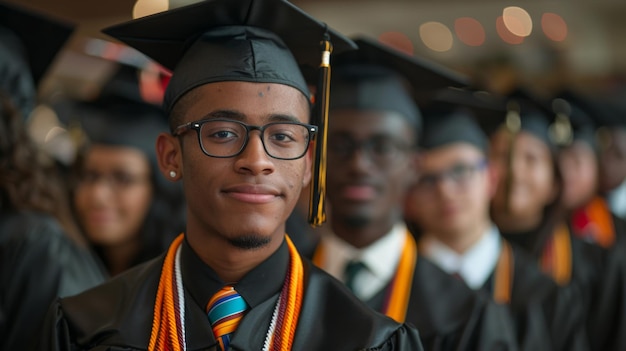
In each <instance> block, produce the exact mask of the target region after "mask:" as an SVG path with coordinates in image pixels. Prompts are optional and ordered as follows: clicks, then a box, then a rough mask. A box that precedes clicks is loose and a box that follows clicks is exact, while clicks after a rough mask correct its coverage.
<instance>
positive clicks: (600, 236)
mask: <svg viewBox="0 0 626 351" xmlns="http://www.w3.org/2000/svg"><path fill="white" fill-rule="evenodd" d="M552 104H553V107H554V108H555V109H556V110H555V113H557V115H558V116H559V117H558V118H561V119H563V120H564V122H566V123H569V125H571V131H572V133H571V139H570V140H565V142H564V143H563V144H562V145H560V147H559V165H560V167H561V173H562V174H563V197H562V200H563V204H564V206H565V209H566V210H567V211H568V212H570V216H571V227H572V232H573V233H574V234H575V235H576V236H578V237H580V238H582V239H583V240H586V241H589V242H593V243H596V244H598V245H600V246H602V247H604V248H609V249H612V248H620V247H621V249H624V248H626V222H625V221H624V220H622V219H621V218H619V217H618V216H616V215H615V214H614V213H613V212H612V211H611V208H610V206H609V203H608V201H607V199H606V198H605V197H604V196H602V195H600V194H599V183H600V159H599V153H600V146H601V145H600V143H599V140H598V138H597V135H596V134H598V133H596V130H597V128H596V122H594V118H593V117H591V116H594V115H596V116H597V115H598V114H600V112H599V109H598V108H597V107H596V105H597V103H594V102H592V101H591V98H590V97H588V96H583V95H582V94H580V93H576V92H573V91H564V92H562V93H561V94H559V95H558V96H557V97H556V98H555V99H554V100H553V103H552ZM597 118H598V117H596V119H597ZM600 134H601V133H600Z"/></svg>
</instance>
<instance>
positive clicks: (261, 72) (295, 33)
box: [103, 0, 356, 113]
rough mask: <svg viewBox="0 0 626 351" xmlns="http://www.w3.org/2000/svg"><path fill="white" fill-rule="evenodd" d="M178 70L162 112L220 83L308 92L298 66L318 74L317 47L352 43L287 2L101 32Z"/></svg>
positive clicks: (223, 6)
mask: <svg viewBox="0 0 626 351" xmlns="http://www.w3.org/2000/svg"><path fill="white" fill-rule="evenodd" d="M103 32H104V33H106V34H108V35H110V36H112V37H115V38H117V39H119V40H121V41H122V42H124V43H126V44H128V45H130V46H132V47H134V48H135V49H137V50H139V51H141V52H142V53H144V54H146V55H147V56H148V57H150V58H152V59H153V60H155V61H156V62H158V63H160V64H161V65H163V66H164V67H165V68H167V69H169V70H172V71H173V73H174V74H173V76H172V79H171V81H170V83H169V86H168V88H167V91H166V95H165V101H164V107H165V110H166V112H168V113H169V112H170V111H171V108H172V107H173V105H174V104H175V103H176V101H177V100H178V99H179V98H180V97H181V96H182V95H184V94H185V93H186V92H187V91H189V90H191V89H193V88H194V87H197V86H199V85H202V84H207V83H211V82H220V81H249V82H263V83H280V84H285V85H289V86H292V87H294V88H296V89H298V90H300V91H301V92H302V93H303V94H305V95H306V96H308V95H309V89H308V87H307V85H306V82H305V80H304V78H303V77H302V73H301V71H300V69H299V65H302V64H306V65H309V66H312V67H318V66H319V64H320V55H321V49H320V42H321V41H322V40H323V39H324V37H325V36H326V35H328V36H329V39H330V41H331V42H332V45H333V51H334V52H335V53H338V52H342V51H345V50H353V49H355V48H356V46H355V45H354V43H353V42H352V41H350V40H349V39H347V38H345V37H343V36H342V35H341V34H339V33H337V32H335V31H333V30H332V29H330V28H327V26H326V25H325V24H324V23H322V22H320V21H318V20H316V19H314V18H313V17H311V16H310V15H308V14H307V13H305V12H303V11H302V10H300V9H299V8H297V7H296V6H294V5H292V4H291V3H289V2H288V1H284V0H210V1H201V2H198V3H196V4H192V5H188V6H184V7H180V8H177V9H174V10H170V11H166V12H162V13H157V14H154V15H151V16H147V17H143V18H140V19H137V20H134V21H130V22H127V23H123V24H120V25H116V26H113V27H109V28H106V29H104V31H103Z"/></svg>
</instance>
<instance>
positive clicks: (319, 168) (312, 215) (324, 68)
mask: <svg viewBox="0 0 626 351" xmlns="http://www.w3.org/2000/svg"><path fill="white" fill-rule="evenodd" d="M326 37H327V38H325V40H324V41H322V63H321V64H320V68H319V81H318V84H317V89H318V91H317V92H316V98H315V100H316V104H315V110H314V111H315V113H314V114H313V118H314V124H316V125H317V135H316V138H315V155H314V160H315V162H314V163H313V164H314V166H313V179H312V182H313V184H312V185H311V194H310V195H311V196H310V198H309V224H310V225H311V226H312V227H319V226H321V225H322V224H323V223H324V222H326V211H325V208H326V147H327V146H326V143H327V138H328V105H329V101H330V54H331V52H332V50H333V48H332V44H331V43H330V40H329V38H328V33H327V34H326Z"/></svg>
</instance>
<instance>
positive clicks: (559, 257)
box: [491, 90, 626, 350]
mask: <svg viewBox="0 0 626 351" xmlns="http://www.w3.org/2000/svg"><path fill="white" fill-rule="evenodd" d="M509 108H510V109H509V112H508V114H507V116H506V124H505V125H504V126H503V127H502V128H500V129H499V130H498V131H496V132H495V133H494V134H493V136H492V139H491V146H492V155H491V161H492V162H493V163H494V164H495V165H496V167H498V172H499V173H500V175H501V178H500V181H501V184H500V185H499V186H498V189H497V191H496V195H495V197H494V200H493V203H492V218H493V220H494V222H495V223H496V225H497V226H498V227H499V229H500V231H501V233H502V234H503V235H504V237H505V238H506V239H507V240H509V241H511V242H512V243H514V244H517V245H519V246H521V247H522V248H524V249H525V250H526V251H527V252H528V253H530V254H531V255H532V256H533V257H534V258H535V260H536V261H537V263H538V264H539V266H540V267H541V269H542V270H543V271H544V272H546V273H547V274H549V275H551V276H552V277H553V279H554V280H555V281H556V282H557V283H558V284H560V285H562V286H570V287H573V288H575V289H579V290H580V292H581V296H582V302H581V303H582V308H583V309H584V312H585V315H586V320H587V328H586V330H587V337H588V340H589V345H590V349H592V350H621V349H623V348H624V347H625V344H624V342H625V341H626V340H624V335H626V334H625V329H624V328H626V324H625V323H624V319H625V316H626V313H625V311H623V310H622V309H623V308H624V306H626V304H625V303H624V299H625V298H626V295H625V294H624V293H623V292H624V291H626V285H624V284H625V283H626V282H625V280H624V279H625V277H626V272H625V271H624V267H625V266H624V262H623V259H622V258H620V257H619V256H618V255H615V254H613V253H610V252H608V251H606V250H603V249H602V248H600V247H597V246H594V245H592V244H588V243H585V242H583V241H582V240H580V239H578V238H577V237H575V236H574V235H572V233H571V230H570V227H569V225H568V220H567V215H566V212H565V211H564V210H563V208H562V201H561V196H562V190H561V187H562V184H561V177H560V172H559V168H558V164H557V159H556V144H557V143H560V142H562V141H563V140H565V139H567V138H568V135H567V132H568V129H567V128H565V126H564V125H563V124H562V123H563V122H562V121H560V120H558V119H557V120H556V121H555V122H554V124H553V123H552V121H553V120H554V117H553V113H552V111H551V109H550V108H549V107H547V106H546V105H545V104H544V103H542V102H541V100H539V99H537V98H536V97H533V96H531V95H530V94H529V93H527V92H524V91H521V90H520V91H517V92H516V93H515V94H512V95H511V96H510V100H509Z"/></svg>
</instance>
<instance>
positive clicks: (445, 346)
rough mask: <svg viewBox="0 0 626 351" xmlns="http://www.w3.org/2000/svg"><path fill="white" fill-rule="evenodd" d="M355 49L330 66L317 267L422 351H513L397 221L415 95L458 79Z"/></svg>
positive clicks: (413, 153) (493, 321) (413, 148)
mask: <svg viewBox="0 0 626 351" xmlns="http://www.w3.org/2000/svg"><path fill="white" fill-rule="evenodd" d="M356 43H357V45H358V46H359V49H358V50H357V51H354V52H348V53H345V54H342V55H338V56H335V59H336V60H335V61H334V62H333V72H334V75H333V81H332V91H331V107H330V112H329V114H330V119H329V123H330V124H329V135H328V142H329V146H328V147H329V150H328V161H329V166H328V200H329V207H330V209H331V213H330V217H331V220H330V231H329V232H326V233H323V234H322V237H321V239H320V242H319V244H318V245H317V248H316V250H315V253H314V256H313V257H314V258H313V261H314V263H315V264H317V265H318V266H320V267H322V268H323V269H325V270H326V271H328V272H329V273H331V274H332V275H333V276H335V277H336V278H338V279H340V280H341V281H343V282H344V283H345V284H346V285H347V286H348V287H349V288H350V289H351V290H352V291H353V292H354V293H355V294H356V296H357V297H359V298H360V299H362V300H363V301H365V302H366V303H367V304H368V305H369V306H371V307H372V308H373V309H375V310H377V311H380V312H382V313H385V314H386V315H388V316H390V317H392V318H394V319H395V320H397V321H399V322H404V321H406V322H408V323H411V324H413V325H415V326H417V328H418V329H419V330H420V337H421V339H422V344H423V346H424V349H426V350H478V349H492V347H503V349H506V350H516V347H515V339H514V337H513V336H512V335H513V332H512V328H510V329H507V328H509V327H510V324H508V323H507V317H506V316H505V315H504V314H503V313H502V311H498V310H497V308H496V306H495V305H494V304H492V303H490V301H489V299H486V298H483V297H482V296H478V295H476V294H474V292H473V291H471V290H470V289H468V288H467V287H465V286H464V285H463V284H462V283H461V282H459V281H458V280H456V279H454V278H452V277H450V276H448V275H447V274H446V273H445V272H443V271H441V270H439V269H438V268H436V267H435V266H434V265H432V264H430V263H429V262H426V261H424V260H423V259H422V256H421V255H420V254H419V253H418V250H417V246H416V243H415V240H414V238H413V236H412V235H411V233H410V232H409V231H408V229H407V227H406V225H405V224H404V221H403V207H404V198H405V195H406V192H407V190H408V189H409V187H410V186H411V184H412V183H413V182H414V180H415V177H416V175H417V169H416V164H417V157H418V154H417V141H418V134H419V130H420V126H421V114H420V111H419V108H418V106H417V105H416V103H415V97H414V96H413V95H414V94H421V95H425V94H424V93H425V91H430V89H433V88H437V87H444V86H448V85H462V84H464V80H463V78H462V77H461V76H459V75H458V74H456V73H453V72H450V71H448V70H446V69H443V68H440V67H437V66H436V65H434V64H432V63H429V62H425V61H420V60H418V59H417V58H413V57H409V56H407V55H403V54H401V53H399V52H396V51H394V50H393V49H391V48H388V47H385V46H384V45H383V44H380V43H377V42H376V41H373V40H371V39H367V38H360V39H357V40H356Z"/></svg>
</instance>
